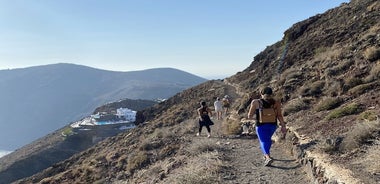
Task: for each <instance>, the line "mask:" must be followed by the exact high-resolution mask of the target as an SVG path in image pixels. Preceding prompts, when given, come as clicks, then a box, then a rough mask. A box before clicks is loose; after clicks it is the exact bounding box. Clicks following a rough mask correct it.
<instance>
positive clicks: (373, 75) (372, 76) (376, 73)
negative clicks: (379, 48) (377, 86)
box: [365, 62, 380, 82]
mask: <svg viewBox="0 0 380 184" xmlns="http://www.w3.org/2000/svg"><path fill="white" fill-rule="evenodd" d="M379 78H380V62H378V63H376V64H375V65H374V66H373V67H372V68H371V71H370V72H369V75H368V76H367V77H366V79H365V81H366V82H373V81H375V80H377V79H379Z"/></svg>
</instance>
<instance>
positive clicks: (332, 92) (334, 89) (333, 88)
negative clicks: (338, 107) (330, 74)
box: [324, 80, 343, 96]
mask: <svg viewBox="0 0 380 184" xmlns="http://www.w3.org/2000/svg"><path fill="white" fill-rule="evenodd" d="M341 86H342V81H338V80H331V81H329V82H328V83H327V84H326V87H325V91H324V93H325V94H326V95H328V96H338V95H341V94H342V93H343V91H342V87H341Z"/></svg>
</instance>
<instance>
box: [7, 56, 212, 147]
mask: <svg viewBox="0 0 380 184" xmlns="http://www.w3.org/2000/svg"><path fill="white" fill-rule="evenodd" d="M204 81H206V79H204V78H201V77H198V76H195V75H192V74H190V73H187V72H184V71H181V70H177V69H173V68H157V69H149V70H142V71H132V72H114V71H106V70H100V69H95V68H90V67H86V66H81V65H74V64H64V63H61V64H52V65H44V66H35V67H29V68H21V69H12V70H0V91H1V93H0V94H1V95H0V102H1V103H0V131H1V132H0V150H14V149H16V148H18V147H20V146H22V145H25V144H27V143H29V142H31V141H33V140H35V139H37V138H38V137H41V136H44V135H46V134H47V133H49V132H52V131H54V130H56V129H58V128H61V127H63V126H64V125H66V124H68V123H70V122H72V121H75V120H78V119H79V118H81V117H84V116H86V115H89V114H91V113H92V111H93V110H94V109H95V108H96V107H98V106H100V105H102V104H105V103H107V102H112V101H117V100H120V99H125V98H128V99H146V100H154V99H157V98H168V97H171V96H172V95H174V94H176V93H178V92H180V91H182V90H184V89H187V88H189V87H191V86H194V85H196V84H199V83H201V82H204Z"/></svg>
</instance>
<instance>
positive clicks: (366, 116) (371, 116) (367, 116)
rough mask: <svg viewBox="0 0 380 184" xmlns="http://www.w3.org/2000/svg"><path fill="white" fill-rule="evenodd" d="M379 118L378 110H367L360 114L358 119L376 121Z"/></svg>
mask: <svg viewBox="0 0 380 184" xmlns="http://www.w3.org/2000/svg"><path fill="white" fill-rule="evenodd" d="M376 119H377V114H376V111H374V110H367V111H364V112H362V113H360V114H359V116H358V120H360V121H375V120H376Z"/></svg>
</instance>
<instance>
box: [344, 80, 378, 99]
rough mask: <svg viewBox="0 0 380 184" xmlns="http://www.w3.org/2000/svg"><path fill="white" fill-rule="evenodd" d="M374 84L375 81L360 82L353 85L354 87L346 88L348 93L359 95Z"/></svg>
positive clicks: (370, 88)
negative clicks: (360, 83)
mask: <svg viewBox="0 0 380 184" xmlns="http://www.w3.org/2000/svg"><path fill="white" fill-rule="evenodd" d="M375 86H376V82H372V83H368V84H362V85H358V86H355V87H354V88H352V89H350V90H348V92H349V94H351V95H353V96H359V95H361V94H363V93H366V92H367V91H369V90H372V89H373V88H374V87H375Z"/></svg>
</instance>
